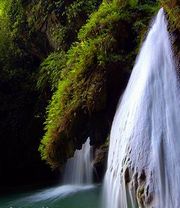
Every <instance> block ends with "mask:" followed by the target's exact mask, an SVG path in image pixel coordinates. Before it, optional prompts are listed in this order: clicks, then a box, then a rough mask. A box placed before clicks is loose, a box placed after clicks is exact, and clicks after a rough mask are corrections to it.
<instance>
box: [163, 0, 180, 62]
mask: <svg viewBox="0 0 180 208" xmlns="http://www.w3.org/2000/svg"><path fill="white" fill-rule="evenodd" d="M161 4H162V6H163V7H164V9H165V11H166V12H167V15H168V20H169V30H170V32H171V33H172V34H173V40H172V41H173V46H174V49H175V54H176V56H177V60H178V62H179V60H180V1H178V0H161ZM178 64H179V63H178Z"/></svg>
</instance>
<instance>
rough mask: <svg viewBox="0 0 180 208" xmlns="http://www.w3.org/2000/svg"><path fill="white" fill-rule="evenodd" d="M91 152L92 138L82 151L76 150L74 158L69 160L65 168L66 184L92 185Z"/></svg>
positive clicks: (64, 180) (83, 146)
mask: <svg viewBox="0 0 180 208" xmlns="http://www.w3.org/2000/svg"><path fill="white" fill-rule="evenodd" d="M91 152H92V151H91V146H90V138H88V139H87V141H86V142H85V144H83V145H82V149H81V150H76V152H75V154H74V157H73V158H71V159H69V160H68V162H67V164H66V167H65V173H64V179H63V182H64V184H79V185H80V184H92V181H93V179H92V178H93V168H92V165H91V161H92V155H91Z"/></svg>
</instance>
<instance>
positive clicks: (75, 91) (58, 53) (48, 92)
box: [0, 0, 180, 186]
mask: <svg viewBox="0 0 180 208" xmlns="http://www.w3.org/2000/svg"><path fill="white" fill-rule="evenodd" d="M160 4H162V5H163V6H164V8H165V10H166V11H167V14H168V17H169V23H170V29H171V31H172V32H173V34H175V39H174V46H175V47H174V48H175V50H176V54H177V56H179V48H178V46H179V42H180V41H179V30H180V25H179V22H180V21H179V19H180V17H179V14H180V12H179V2H178V0H162V1H161V3H159V2H156V1H153V0H139V1H138V0H129V1H127V0H113V1H108V0H104V1H101V0H86V1H84V0H68V1H64V0H47V1H44V0H28V1H25V0H0V67H1V70H0V77H1V79H0V129H1V131H0V186H1V184H3V183H7V181H8V183H9V184H11V183H13V181H15V180H16V182H17V183H18V182H19V181H21V182H23V180H25V179H26V180H27V181H29V180H30V179H32V180H33V181H39V180H40V179H41V180H45V179H46V180H47V179H49V178H52V176H51V174H50V171H49V169H48V167H47V166H46V165H45V164H44V162H42V161H41V159H40V153H41V156H42V158H43V159H44V160H46V161H47V162H48V163H49V164H50V165H51V166H52V167H59V166H60V165H61V164H63V163H64V162H65V161H66V160H67V158H69V157H70V156H72V155H73V153H74V151H75V149H77V148H80V147H81V145H82V143H83V142H84V141H85V140H86V138H87V137H88V136H90V137H91V143H92V144H94V145H95V147H97V148H98V147H99V146H100V145H102V144H104V143H106V144H107V142H106V140H107V137H108V134H109V130H110V126H111V122H112V118H113V115H114V112H115V109H116V105H117V101H118V99H119V96H120V95H121V93H122V91H123V89H124V88H125V86H126V83H127V81H128V78H129V75H130V73H131V69H132V66H133V64H134V60H135V57H136V54H137V52H138V50H139V47H140V45H141V42H142V40H143V39H144V37H145V34H146V32H147V29H148V25H149V22H150V20H151V18H152V17H153V15H154V14H155V13H156V12H157V10H158V9H159V7H160ZM44 126H45V129H44ZM43 129H44V130H45V131H44V130H43ZM43 135H44V136H43ZM42 138H43V139H42ZM41 139H42V140H41ZM40 140H41V144H40ZM39 144H40V147H39V150H40V153H39V152H38V146H39ZM12 173H14V177H13V178H12V180H11V175H12ZM32 173H34V175H33V174H32ZM44 173H45V174H44ZM4 178H5V179H6V180H1V179H4Z"/></svg>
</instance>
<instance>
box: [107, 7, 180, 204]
mask: <svg viewBox="0 0 180 208" xmlns="http://www.w3.org/2000/svg"><path fill="white" fill-rule="evenodd" d="M179 95H180V88H179V81H178V76H177V72H176V69H175V63H174V61H173V55H172V50H171V43H170V38H169V34H168V31H167V22H166V18H165V14H164V11H163V9H161V10H160V11H159V13H158V15H157V17H156V19H155V21H154V23H153V25H152V28H151V29H150V31H149V34H148V36H147V38H146V40H145V42H144V44H143V46H142V48H141V52H140V54H139V57H138V58H137V61H136V64H135V67H134V69H133V72H132V75H131V77H130V80H129V83H128V86H127V88H126V90H125V92H124V94H123V97H122V98H121V101H120V104H119V106H118V109H117V112H116V115H115V118H114V121H113V125H112V129H111V135H110V147H109V156H108V168H107V172H106V175H105V180H104V199H103V201H104V205H103V208H105V207H106V208H136V207H140V208H141V207H150V208H179V207H180V97H179Z"/></svg>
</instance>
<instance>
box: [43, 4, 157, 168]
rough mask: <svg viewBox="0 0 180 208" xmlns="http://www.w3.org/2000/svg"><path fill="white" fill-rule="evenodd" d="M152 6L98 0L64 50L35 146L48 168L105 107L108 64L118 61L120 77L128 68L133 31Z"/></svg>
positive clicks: (143, 24) (69, 152)
mask: <svg viewBox="0 0 180 208" xmlns="http://www.w3.org/2000/svg"><path fill="white" fill-rule="evenodd" d="M139 6H140V8H139ZM156 9H157V5H154V4H149V5H146V4H142V5H137V4H135V3H133V2H132V1H130V2H127V3H126V4H119V3H117V1H113V2H110V3H109V2H106V1H104V2H103V3H102V4H101V6H100V8H99V10H98V11H97V12H95V13H93V14H92V15H91V17H90V19H89V20H88V22H87V24H86V25H85V26H83V27H82V28H81V30H80V32H79V34H78V42H76V43H74V44H73V45H72V46H71V48H70V50H69V51H68V52H67V62H66V64H65V65H64V66H63V69H62V73H61V77H60V81H59V84H58V89H57V91H56V92H55V93H54V95H53V97H52V100H51V102H50V104H49V106H48V108H47V120H46V123H45V131H46V133H45V136H44V138H43V140H42V141H41V145H40V148H39V150H40V152H41V155H42V158H43V159H45V160H47V162H48V163H49V164H51V165H52V167H56V166H59V164H60V163H63V162H65V161H66V159H67V158H68V157H70V156H71V155H72V154H73V152H74V150H75V149H76V145H77V143H81V144H82V142H83V140H84V137H86V136H85V135H88V136H89V134H90V131H93V130H92V129H91V130H90V131H88V127H87V125H91V123H90V120H91V118H92V116H93V115H94V114H96V113H100V112H103V111H106V110H107V109H106V108H107V103H108V97H109V96H110V95H109V93H108V88H107V83H108V82H109V81H108V80H109V79H108V75H109V74H111V67H113V65H116V67H117V66H118V67H119V70H117V71H119V73H121V74H122V77H123V74H124V73H125V72H126V71H129V70H130V69H131V66H132V64H133V60H134V57H135V54H136V48H137V47H138V45H139V39H137V40H136V38H137V35H138V33H139V32H140V31H142V30H144V27H146V28H147V22H148V21H149V19H150V18H151V17H152V15H153V14H154V11H155V10H156ZM144 17H146V18H144ZM143 18H144V19H143ZM140 21H141V24H139V26H138V29H137V27H136V25H137V22H140ZM110 66H111V67H110ZM121 79H122V78H121ZM121 79H120V80H119V82H122V80H121ZM107 122H108V121H107ZM106 125H107V124H106ZM107 126H108V127H107V132H108V128H110V125H107ZM107 132H106V136H105V137H104V139H105V138H106V137H107Z"/></svg>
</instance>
